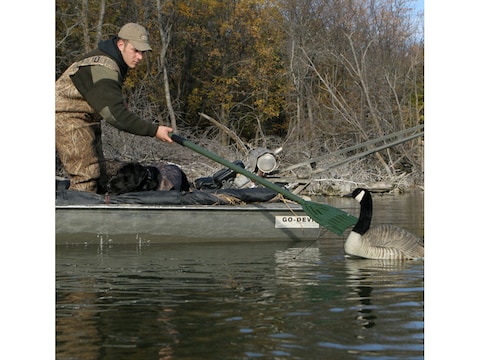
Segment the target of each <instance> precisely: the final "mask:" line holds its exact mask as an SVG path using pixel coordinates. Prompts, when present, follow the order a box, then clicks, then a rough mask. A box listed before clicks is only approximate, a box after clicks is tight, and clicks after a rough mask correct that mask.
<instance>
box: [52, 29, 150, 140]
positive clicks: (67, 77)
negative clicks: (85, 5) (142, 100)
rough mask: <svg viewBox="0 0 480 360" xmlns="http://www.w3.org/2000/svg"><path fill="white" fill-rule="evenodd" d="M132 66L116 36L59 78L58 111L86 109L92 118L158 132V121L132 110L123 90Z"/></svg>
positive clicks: (130, 129)
mask: <svg viewBox="0 0 480 360" xmlns="http://www.w3.org/2000/svg"><path fill="white" fill-rule="evenodd" d="M127 70H128V67H127V65H126V64H125V62H124V61H123V58H122V57H121V54H120V52H119V51H118V48H117V47H116V39H115V38H113V39H110V40H105V41H102V42H100V43H99V47H98V48H97V49H95V50H93V51H91V52H90V53H88V54H86V55H84V56H83V57H82V58H81V59H80V60H78V61H76V62H75V63H73V64H72V65H71V66H70V67H69V68H68V69H67V70H66V71H65V72H64V73H63V74H62V76H60V77H59V78H58V80H57V81H56V82H55V112H77V113H79V112H80V113H85V114H87V115H88V117H89V118H90V119H93V120H95V121H100V120H101V119H102V118H103V119H105V121H107V122H108V123H109V124H111V125H113V126H115V127H116V128H118V129H120V130H124V131H127V132H129V133H132V134H136V135H143V136H152V137H153V136H155V134H156V132H157V129H158V125H156V124H153V123H151V122H149V121H146V120H143V119H142V118H141V117H139V116H138V115H136V114H134V113H133V112H131V111H129V110H128V109H127V107H126V105H125V102H124V99H123V93H122V87H123V82H124V81H125V76H126V74H127Z"/></svg>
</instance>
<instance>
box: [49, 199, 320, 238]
mask: <svg viewBox="0 0 480 360" xmlns="http://www.w3.org/2000/svg"><path fill="white" fill-rule="evenodd" d="M55 227H56V244H57V245H73V244H83V245H86V244H140V245H143V244H160V243H179V242H181V243H188V242H190V243H192V242H237V241H303V240H315V239H318V238H319V236H320V234H322V233H323V231H324V229H323V228H322V227H321V226H319V225H318V224H317V223H316V222H315V221H313V220H312V219H310V217H308V216H307V215H306V214H305V212H304V211H303V209H302V208H301V207H300V206H299V205H297V204H288V205H286V204H284V203H269V204H246V205H215V206H211V205H151V206H148V205H125V204H121V205H120V204H112V205H60V206H59V205H57V206H56V210H55Z"/></svg>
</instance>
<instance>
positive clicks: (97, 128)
mask: <svg viewBox="0 0 480 360" xmlns="http://www.w3.org/2000/svg"><path fill="white" fill-rule="evenodd" d="M88 65H94V66H107V67H109V68H111V69H113V70H115V71H119V70H118V65H117V64H116V63H115V62H114V61H113V60H111V59H109V58H108V57H106V56H94V57H91V58H87V59H84V60H81V61H79V62H76V63H74V64H72V65H71V66H70V67H69V68H68V69H67V70H66V71H65V73H63V74H62V76H61V77H60V78H58V80H57V81H56V82H55V148H56V150H57V153H58V156H59V158H60V161H61V162H62V164H63V166H64V167H65V170H66V171H67V173H68V174H69V176H70V189H72V190H81V191H91V192H97V191H98V190H101V189H98V186H99V181H100V179H101V178H102V177H105V176H104V175H105V169H104V166H103V165H104V157H103V150H102V138H101V124H100V120H101V117H100V115H98V114H97V113H96V112H95V110H94V109H93V108H92V107H91V106H90V105H89V104H88V103H87V101H86V100H85V99H84V98H83V96H82V95H81V94H80V93H79V91H78V90H77V88H76V87H75V85H74V84H73V83H72V81H71V79H70V75H72V74H74V73H75V72H76V71H77V70H78V69H79V67H80V66H88Z"/></svg>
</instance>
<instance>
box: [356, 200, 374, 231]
mask: <svg viewBox="0 0 480 360" xmlns="http://www.w3.org/2000/svg"><path fill="white" fill-rule="evenodd" d="M372 207H373V201H372V196H371V195H370V194H369V193H368V192H367V193H365V195H364V196H363V199H362V200H361V201H360V216H359V217H358V221H357V223H356V224H355V226H354V228H353V229H352V231H355V232H356V233H357V234H360V235H363V234H365V233H366V232H367V231H368V229H369V228H370V223H371V222H372Z"/></svg>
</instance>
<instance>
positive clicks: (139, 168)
mask: <svg viewBox="0 0 480 360" xmlns="http://www.w3.org/2000/svg"><path fill="white" fill-rule="evenodd" d="M155 175H156V174H152V171H151V170H150V169H149V168H148V167H145V166H143V165H141V164H138V163H129V164H126V165H124V166H123V167H121V168H120V169H119V170H118V172H117V174H116V175H114V176H113V177H112V178H111V179H110V180H109V182H108V183H107V191H108V193H110V194H124V193H127V192H132V191H148V190H155V189H156V188H157V187H158V180H157V176H155Z"/></svg>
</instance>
